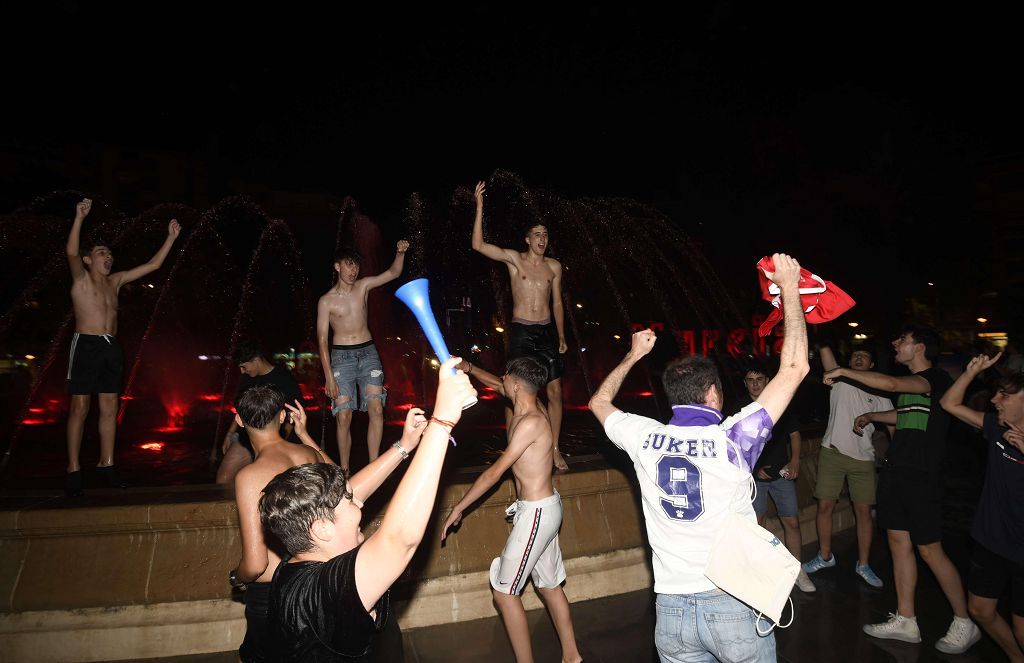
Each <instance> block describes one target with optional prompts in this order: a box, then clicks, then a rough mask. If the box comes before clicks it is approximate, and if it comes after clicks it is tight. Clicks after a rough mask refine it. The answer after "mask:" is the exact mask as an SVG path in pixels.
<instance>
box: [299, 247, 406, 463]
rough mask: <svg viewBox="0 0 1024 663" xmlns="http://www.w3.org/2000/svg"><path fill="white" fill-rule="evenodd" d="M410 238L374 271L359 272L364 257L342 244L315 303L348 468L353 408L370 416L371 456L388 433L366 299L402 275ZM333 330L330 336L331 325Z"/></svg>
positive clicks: (329, 389)
mask: <svg viewBox="0 0 1024 663" xmlns="http://www.w3.org/2000/svg"><path fill="white" fill-rule="evenodd" d="M408 249H409V242H407V241H405V240H404V239H403V240H401V241H399V242H398V245H397V251H396V252H395V260H394V262H392V263H391V266H390V267H388V269H387V271H384V272H382V273H380V274H377V275H376V276H368V277H365V278H358V277H359V263H360V262H361V261H362V257H361V256H360V255H359V252H358V251H356V250H354V249H344V250H342V251H341V252H339V253H338V255H337V257H336V259H335V261H334V271H335V272H336V273H337V281H336V282H335V284H334V287H333V288H331V289H330V290H328V291H327V292H326V293H325V294H324V295H323V296H322V297H320V301H319V302H318V303H317V307H316V338H317V346H318V348H319V351H320V364H321V365H322V366H323V369H324V384H325V387H326V391H327V397H328V398H330V399H331V402H332V404H333V405H332V408H331V410H332V412H333V413H334V418H335V425H336V427H337V436H338V456H339V463H340V464H341V469H342V470H343V471H344V472H348V471H349V455H350V453H351V451H352V436H351V433H350V428H351V425H352V412H353V411H354V410H355V409H356V408H357V407H358V408H359V409H360V410H362V411H363V412H366V413H367V414H368V416H369V419H370V421H369V425H368V427H367V431H366V446H367V449H368V450H369V456H370V461H371V462H372V461H373V460H374V459H375V458H377V454H378V453H380V440H381V436H382V435H383V433H384V401H385V399H386V398H387V392H386V391H385V389H384V367H383V366H382V365H381V362H380V356H379V355H378V354H377V347H376V346H375V345H374V344H373V337H372V336H371V335H370V328H369V325H368V324H367V307H366V301H367V297H368V296H369V294H370V290H372V289H373V288H376V287H378V286H382V285H384V284H385V283H388V282H390V281H394V280H395V279H397V278H398V277H399V276H401V274H402V267H403V265H404V264H405V252H406V251H407V250H408ZM332 329H333V330H334V335H333V337H331V339H330V341H328V336H329V335H330V332H331V330H332ZM357 397H358V398H357Z"/></svg>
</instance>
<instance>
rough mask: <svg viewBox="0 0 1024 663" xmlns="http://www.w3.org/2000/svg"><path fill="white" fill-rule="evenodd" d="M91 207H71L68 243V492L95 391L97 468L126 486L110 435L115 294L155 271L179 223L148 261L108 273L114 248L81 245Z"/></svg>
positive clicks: (115, 381) (117, 361) (76, 485)
mask: <svg viewBox="0 0 1024 663" xmlns="http://www.w3.org/2000/svg"><path fill="white" fill-rule="evenodd" d="M91 209H92V201H91V200H89V199H88V198H85V199H83V200H82V202H80V203H78V205H77V206H76V208H75V222H74V223H73V224H72V226H71V233H70V234H69V235H68V242H67V247H66V249H67V250H66V252H67V257H68V266H69V267H70V268H71V303H72V305H73V306H74V310H75V335H74V337H73V338H72V340H71V357H70V359H69V360H68V392H69V393H70V394H71V412H70V414H69V416H68V468H67V474H66V475H65V479H64V490H65V492H66V493H67V494H68V496H69V497H77V496H79V495H81V494H82V472H81V466H80V465H79V452H80V451H81V448H82V431H83V428H84V427H85V417H86V415H88V414H89V401H90V400H91V398H92V394H97V401H98V402H99V405H100V416H99V429H100V461H99V464H98V465H97V471H98V473H99V475H100V476H102V477H103V478H104V479H105V480H106V481H107V483H109V484H110V485H112V486H117V487H120V488H125V487H126V486H125V484H124V483H123V482H122V481H121V479H120V477H119V476H118V474H117V470H116V469H115V468H114V438H115V435H116V430H117V394H118V392H120V391H121V370H122V365H123V358H122V356H121V346H120V345H119V344H118V342H117V338H116V335H117V294H118V291H119V290H120V289H121V286H123V285H125V284H126V283H131V282H132V281H134V280H136V279H140V278H142V277H143V276H145V275H147V274H149V273H151V272H155V271H156V270H158V269H160V266H161V265H163V264H164V259H165V258H167V254H168V253H170V252H171V246H172V245H173V244H174V240H176V239H177V238H178V233H180V232H181V226H180V225H178V222H177V221H175V220H174V219H171V222H170V223H169V224H167V239H166V240H164V243H163V245H162V246H161V247H160V250H159V251H157V252H156V255H154V256H153V257H152V258H150V259H149V262H147V263H144V264H142V265H139V266H138V267H135V268H133V269H129V270H127V271H124V272H114V273H113V274H112V273H111V272H110V268H111V267H112V266H113V264H114V253H113V252H112V251H111V250H110V247H108V246H107V245H106V244H105V243H103V242H102V241H100V240H98V239H93V240H92V241H91V242H88V243H86V244H82V243H81V240H80V237H81V234H82V223H83V222H84V221H85V217H87V216H88V215H89V211H90V210H91Z"/></svg>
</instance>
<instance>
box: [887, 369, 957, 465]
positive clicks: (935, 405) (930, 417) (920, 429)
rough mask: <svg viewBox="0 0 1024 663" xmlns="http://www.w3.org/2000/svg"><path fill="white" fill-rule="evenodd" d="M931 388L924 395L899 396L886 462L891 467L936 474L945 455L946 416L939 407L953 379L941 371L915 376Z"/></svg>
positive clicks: (947, 428) (934, 370) (935, 370)
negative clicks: (893, 431) (925, 381)
mask: <svg viewBox="0 0 1024 663" xmlns="http://www.w3.org/2000/svg"><path fill="white" fill-rule="evenodd" d="M914 375H917V376H919V377H922V378H924V379H925V380H927V381H928V383H929V384H930V385H931V391H930V392H928V393H927V394H900V395H899V397H898V398H897V399H896V435H895V436H893V439H892V444H891V445H889V453H888V455H887V457H886V460H887V462H888V464H889V466H890V467H899V468H905V469H911V470H918V471H921V472H939V471H940V470H941V469H942V458H943V456H944V455H945V451H946V432H947V431H948V430H949V415H948V414H947V413H946V411H945V410H943V409H942V407H941V406H940V405H939V399H941V398H942V395H943V394H945V393H946V390H947V389H949V387H950V385H952V384H953V378H951V377H949V374H948V373H946V371H944V370H942V369H941V368H935V367H934V366H933V367H931V368H926V369H925V370H923V371H921V372H920V373H915V374H914Z"/></svg>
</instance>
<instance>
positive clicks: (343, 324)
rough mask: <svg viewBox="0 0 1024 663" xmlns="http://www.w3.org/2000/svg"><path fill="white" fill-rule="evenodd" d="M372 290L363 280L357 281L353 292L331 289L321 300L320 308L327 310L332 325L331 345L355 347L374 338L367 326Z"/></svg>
mask: <svg viewBox="0 0 1024 663" xmlns="http://www.w3.org/2000/svg"><path fill="white" fill-rule="evenodd" d="M369 294H370V289H369V288H367V287H366V286H365V285H364V284H363V283H362V280H360V281H356V283H355V284H354V285H353V286H352V290H351V291H348V292H346V291H344V290H339V289H338V288H331V289H330V290H329V291H328V292H327V293H326V294H325V295H324V296H323V297H321V298H320V306H321V307H322V308H326V310H327V313H328V316H329V317H328V319H329V321H330V325H331V331H332V336H331V343H332V344H334V345H355V344H357V343H365V342H366V341H369V340H370V339H371V338H372V337H371V336H370V327H369V325H368V324H367V306H366V302H367V299H368V298H369Z"/></svg>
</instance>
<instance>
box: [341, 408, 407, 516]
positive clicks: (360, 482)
mask: <svg viewBox="0 0 1024 663" xmlns="http://www.w3.org/2000/svg"><path fill="white" fill-rule="evenodd" d="M423 415H424V413H423V410H421V409H420V408H418V407H414V408H409V412H407V413H406V415H405V426H404V427H403V428H402V438H401V439H400V440H399V441H398V444H399V446H401V447H402V449H405V454H410V453H412V452H413V450H414V449H415V448H416V447H417V446H419V443H420V437H422V435H423V429H424V428H426V425H427V418H426V417H425V416H423ZM405 454H403V453H402V452H401V451H399V450H398V449H396V448H395V447H394V445H392V446H390V447H388V450H387V451H386V452H384V453H382V454H381V455H379V456H377V458H376V459H375V460H374V461H373V462H372V463H370V464H369V465H367V466H366V467H364V468H363V469H361V470H359V471H358V472H356V473H355V474H354V475H353V476H352V478H351V479H349V484H348V485H349V487H350V488H351V489H352V494H353V495H355V496H356V498H357V499H360V500H362V501H364V502H365V501H366V500H368V499H369V498H370V495H373V494H374V493H375V492H377V489H378V488H380V486H381V484H382V483H384V480H385V479H387V478H388V477H389V476H391V473H392V472H394V471H395V469H396V468H397V467H398V466H399V465H401V464H402V461H403V460H405V458H406V455H405Z"/></svg>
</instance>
